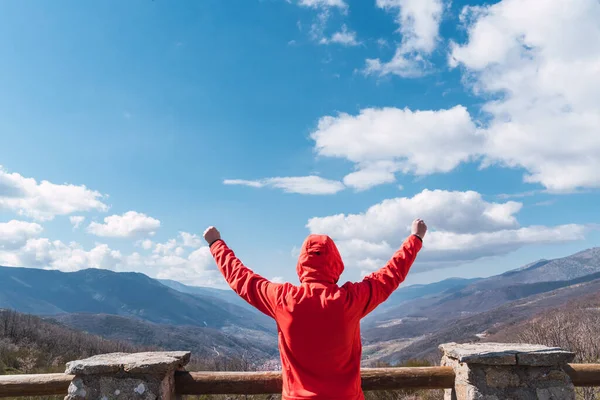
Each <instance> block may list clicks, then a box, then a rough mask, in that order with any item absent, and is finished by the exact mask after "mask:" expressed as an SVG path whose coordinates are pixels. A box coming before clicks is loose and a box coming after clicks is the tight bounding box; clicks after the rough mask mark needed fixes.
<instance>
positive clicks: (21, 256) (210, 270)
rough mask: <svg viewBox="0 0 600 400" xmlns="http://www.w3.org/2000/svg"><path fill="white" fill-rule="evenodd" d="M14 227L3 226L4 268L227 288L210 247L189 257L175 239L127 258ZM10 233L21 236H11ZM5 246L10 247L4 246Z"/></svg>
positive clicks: (0, 243)
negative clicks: (130, 275) (98, 272)
mask: <svg viewBox="0 0 600 400" xmlns="http://www.w3.org/2000/svg"><path fill="white" fill-rule="evenodd" d="M11 222H12V221H11ZM16 222H21V221H16ZM23 224H26V223H23ZM11 225H12V227H11V228H10V229H8V228H5V226H4V225H2V224H0V265H6V266H23V267H37V268H44V269H56V270H61V271H65V272H72V271H78V270H82V269H86V268H101V269H110V270H114V271H118V272H123V271H139V272H143V273H145V274H148V275H149V276H152V277H156V278H159V279H175V280H178V281H180V282H183V283H187V284H193V285H201V286H224V280H223V278H222V276H221V274H220V272H219V271H218V270H217V268H216V265H215V263H214V261H213V258H212V256H211V254H210V250H209V248H208V247H207V246H202V247H199V248H197V249H192V250H191V251H190V252H189V253H188V252H187V251H186V250H185V249H184V248H183V247H182V246H181V245H180V243H179V242H178V241H177V240H175V239H172V240H169V241H168V242H167V243H168V244H171V243H173V245H167V246H163V247H161V249H160V251H154V252H152V253H149V254H140V253H139V252H133V253H131V254H129V255H123V254H122V253H121V252H120V251H117V250H114V249H111V248H110V247H109V246H108V245H106V244H96V245H95V246H94V247H93V248H91V249H90V250H86V249H84V248H83V247H82V246H81V245H80V244H78V243H75V242H72V243H68V244H66V243H63V242H62V241H60V240H54V241H52V240H50V239H47V238H28V237H30V236H35V235H37V234H38V233H39V232H41V227H39V228H37V227H35V225H37V224H30V225H32V226H31V227H27V226H25V225H22V226H19V225H17V224H11ZM10 231H18V232H17V233H13V234H12V235H9V232H10ZM3 232H4V233H3ZM145 242H146V241H143V242H141V244H142V247H144V248H146V247H147V246H146V245H145ZM5 244H8V245H10V246H4V245H5Z"/></svg>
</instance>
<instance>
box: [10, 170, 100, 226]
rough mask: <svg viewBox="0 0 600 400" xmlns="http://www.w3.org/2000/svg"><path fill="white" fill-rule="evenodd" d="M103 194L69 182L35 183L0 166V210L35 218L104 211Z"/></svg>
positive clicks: (45, 219)
mask: <svg viewBox="0 0 600 400" xmlns="http://www.w3.org/2000/svg"><path fill="white" fill-rule="evenodd" d="M103 197H104V196H103V195H102V194H100V193H99V192H96V191H93V190H90V189H88V188H87V187H85V186H83V185H80V186H77V185H71V184H66V183H65V184H54V183H51V182H48V181H41V182H39V183H38V182H37V181H36V180H35V179H33V178H25V177H23V176H22V175H20V174H18V173H15V172H13V173H9V172H7V171H6V170H5V169H4V168H2V167H1V166H0V209H5V210H10V211H14V212H16V213H17V214H19V215H24V216H27V217H31V218H33V219H36V220H39V221H47V220H51V219H53V218H54V217H55V216H56V215H68V214H72V213H75V212H84V211H91V210H97V211H106V210H107V209H108V206H107V205H106V204H104V203H103V202H102V201H101V200H102V198H103Z"/></svg>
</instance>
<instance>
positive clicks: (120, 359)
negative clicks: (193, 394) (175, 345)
mask: <svg viewBox="0 0 600 400" xmlns="http://www.w3.org/2000/svg"><path fill="white" fill-rule="evenodd" d="M189 359H190V353H189V352H156V353H134V354H126V353H112V354H102V355H99V356H94V357H90V358H88V359H85V360H78V361H72V362H70V363H68V364H67V370H66V373H67V374H74V375H75V378H74V379H73V381H72V382H71V384H70V386H69V391H68V395H67V396H66V397H65V400H91V399H93V400H125V399H131V400H172V399H174V398H175V371H176V370H178V369H182V368H183V367H184V366H185V365H186V364H187V363H188V362H189Z"/></svg>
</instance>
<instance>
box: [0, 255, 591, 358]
mask: <svg viewBox="0 0 600 400" xmlns="http://www.w3.org/2000/svg"><path fill="white" fill-rule="evenodd" d="M599 289H600V248H593V249H589V250H585V251H582V252H579V253H577V254H574V255H571V256H568V257H564V258H560V259H555V260H539V261H537V262H534V263H531V264H529V265H526V266H524V267H521V268H518V269H515V270H512V271H509V272H506V273H504V274H501V275H497V276H493V277H490V278H485V279H460V278H453V279H448V280H444V281H441V282H437V283H432V284H428V285H413V286H406V287H401V288H399V289H398V290H397V291H396V292H395V293H394V294H392V296H390V298H389V299H388V300H387V301H386V302H385V303H384V304H382V305H381V306H380V307H379V308H378V309H377V310H376V311H375V312H373V313H371V314H370V315H369V316H368V317H367V318H365V320H364V321H363V324H362V336H363V342H364V344H365V351H364V355H365V364H366V365H368V364H369V363H371V362H374V361H386V362H388V363H391V364H394V363H399V362H403V361H406V360H408V359H410V358H423V357H425V358H427V357H431V358H432V359H435V358H436V357H438V356H437V345H438V344H440V343H442V342H445V341H473V340H485V337H487V336H489V335H493V334H497V333H498V332H500V331H502V329H505V328H507V327H510V326H511V325H514V324H516V323H519V322H521V321H524V320H527V319H528V318H532V317H533V316H535V315H536V314H537V313H540V312H544V311H545V310H549V309H552V308H555V307H558V306H561V305H563V304H564V303H565V302H568V301H571V300H573V299H578V298H583V297H585V296H588V295H590V294H591V293H595V292H597V291H598V290H599ZM0 308H6V309H14V310H16V311H19V312H23V313H30V314H35V315H41V316H44V318H46V319H48V318H51V319H52V320H54V321H57V323H59V324H62V325H65V326H68V327H71V328H74V329H77V330H79V331H84V332H89V333H93V334H97V335H100V336H103V337H105V338H108V339H114V340H119V341H127V342H131V343H134V344H137V345H143V346H156V347H160V348H165V349H177V350H181V349H186V350H192V351H193V352H194V353H196V354H198V355H201V356H207V357H208V356H212V355H216V356H223V355H224V356H233V355H239V354H242V353H244V354H250V355H251V356H252V357H254V358H255V359H256V360H259V359H260V360H267V359H273V358H277V346H276V342H277V335H276V326H275V323H274V321H272V320H271V319H270V318H268V317H267V316H265V315H264V314H262V313H260V312H258V311H256V310H255V309H253V308H252V307H251V306H250V305H249V304H247V303H246V302H245V301H244V300H242V299H241V298H239V297H238V296H237V295H236V294H235V293H234V292H233V291H231V290H220V289H214V288H204V287H194V286H187V285H183V284H181V283H179V282H176V281H168V280H161V281H159V280H155V279H152V278H149V277H148V276H146V275H143V274H140V273H117V272H112V271H108V270H102V269H87V270H82V271H78V272H71V273H64V272H59V271H51V270H40V269H29V268H13V267H0Z"/></svg>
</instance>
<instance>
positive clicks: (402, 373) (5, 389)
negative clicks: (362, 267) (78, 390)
mask: <svg viewBox="0 0 600 400" xmlns="http://www.w3.org/2000/svg"><path fill="white" fill-rule="evenodd" d="M565 372H566V373H567V374H568V375H569V376H570V377H571V380H572V381H573V384H574V385H575V386H577V387H583V386H597V387H600V364H569V365H568V366H566V367H565ZM72 379H73V376H72V375H65V374H42V375H0V398H1V397H17V396H50V395H64V394H66V393H67V389H68V387H69V383H70V382H71V380H72ZM453 385H454V371H452V369H451V368H449V367H423V368H373V369H370V368H366V369H363V370H362V386H363V389H364V390H365V391H371V390H395V389H409V388H410V389H444V388H451V387H452V386H453ZM175 387H176V391H177V394H270V393H281V373H280V372H185V371H181V372H177V373H176V375H175Z"/></svg>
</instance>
